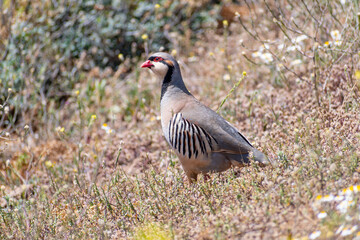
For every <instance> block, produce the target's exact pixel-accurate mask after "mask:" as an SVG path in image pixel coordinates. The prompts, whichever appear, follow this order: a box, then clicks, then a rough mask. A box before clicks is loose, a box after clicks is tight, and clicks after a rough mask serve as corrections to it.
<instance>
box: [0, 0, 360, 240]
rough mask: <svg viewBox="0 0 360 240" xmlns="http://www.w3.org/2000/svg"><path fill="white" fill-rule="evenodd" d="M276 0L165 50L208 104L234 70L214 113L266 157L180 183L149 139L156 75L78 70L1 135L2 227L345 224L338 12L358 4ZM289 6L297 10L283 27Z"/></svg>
mask: <svg viewBox="0 0 360 240" xmlns="http://www.w3.org/2000/svg"><path fill="white" fill-rule="evenodd" d="M276 2H277V1H276ZM289 2H291V3H292V4H293V5H295V6H294V7H295V9H296V10H294V9H292V10H291V9H288V8H283V9H282V10H283V18H278V20H276V21H275V20H274V21H273V18H275V17H274V16H273V15H272V13H271V12H270V11H269V10H268V9H267V8H266V5H265V4H263V3H262V4H260V5H259V6H258V7H257V8H256V9H253V11H254V12H253V15H251V16H250V17H249V18H247V19H242V20H241V22H242V23H238V24H233V25H232V26H231V34H229V32H228V30H227V29H225V32H224V34H223V35H215V34H214V33H213V32H211V31H210V32H208V33H207V34H205V36H204V39H203V41H198V42H196V43H195V46H193V47H192V48H191V49H190V54H189V55H185V54H182V53H178V56H177V59H178V60H179V62H180V63H181V66H182V71H183V77H184V79H185V83H186V84H187V86H188V88H189V90H190V91H191V92H192V93H193V94H194V95H195V96H196V97H197V98H198V99H200V100H201V101H202V102H204V103H205V104H206V105H208V106H210V107H211V108H212V109H214V110H216V109H217V108H218V107H219V105H220V103H221V101H222V100H223V99H224V97H225V96H226V95H227V94H228V92H229V91H230V89H231V88H232V87H233V85H234V84H235V83H237V82H238V80H239V78H241V77H242V76H243V71H246V73H247V74H246V77H245V78H244V79H243V80H242V82H241V83H240V85H239V86H238V87H237V88H236V90H235V91H234V92H233V93H232V95H230V96H229V97H228V98H227V100H226V101H225V104H224V105H223V107H222V108H221V110H220V113H221V114H222V115H223V116H224V117H225V118H226V119H228V120H229V121H230V122H232V123H233V124H234V125H235V126H236V127H237V128H238V129H239V130H240V131H241V132H242V133H244V135H245V136H247V137H248V138H249V139H250V140H251V141H254V142H255V145H256V146H258V147H259V148H260V149H261V150H263V151H264V152H265V153H267V154H268V155H269V156H270V157H271V158H272V159H273V160H274V161H276V162H277V166H276V167H274V168H270V167H268V168H259V167H258V166H256V165H252V166H249V167H247V168H242V169H232V170H230V171H227V172H225V173H223V174H213V175H212V176H211V179H210V180H208V181H203V179H200V181H198V183H196V184H191V185H190V184H188V183H187V182H186V179H185V176H184V173H183V171H182V169H181V166H180V163H179V162H178V160H177V158H176V157H175V155H174V154H173V153H172V152H171V151H169V150H168V149H169V148H168V146H167V144H166V142H165V140H164V138H163V137H162V133H161V127H160V120H159V118H158V116H159V97H160V83H159V82H157V80H156V78H155V77H154V76H152V75H151V74H150V73H149V72H148V71H140V69H135V70H134V72H132V73H130V75H128V76H127V77H126V78H125V79H122V80H119V79H117V78H116V77H114V76H112V75H111V74H110V75H106V74H105V75H104V77H99V76H100V75H101V74H100V75H97V76H94V75H91V74H89V76H86V77H85V80H84V81H83V83H81V84H79V85H78V86H77V87H76V89H74V93H73V97H71V98H70V99H69V100H68V102H67V104H66V105H65V106H64V107H63V108H62V109H59V110H56V111H54V110H52V113H51V114H50V115H51V116H52V117H53V118H54V119H56V121H57V124H55V125H56V126H53V125H51V126H47V127H44V128H43V129H39V130H38V131H37V132H32V131H31V129H30V131H27V130H23V131H22V132H21V133H20V134H19V135H10V136H8V137H4V138H3V137H2V138H0V141H2V144H3V143H4V145H3V148H2V156H3V158H4V161H1V162H0V170H1V174H0V184H1V190H0V194H1V196H2V197H3V198H2V200H1V202H0V204H1V208H0V215H1V217H0V236H1V238H55V239H59V238H106V239H107V238H114V239H116V238H133V239H228V238H230V239H293V238H299V239H300V238H302V239H307V238H310V239H315V238H319V239H331V238H332V239H337V238H340V237H344V238H345V239H346V238H353V237H356V236H358V235H359V233H358V232H359V229H356V227H355V226H357V227H360V225H358V223H359V216H360V212H359V208H358V200H359V196H360V194H359V190H360V187H356V184H360V175H359V172H360V169H359V159H360V143H359V140H360V112H359V101H360V98H359V94H360V91H359V89H360V76H358V75H360V73H359V74H358V70H359V68H360V66H359V55H358V51H359V48H358V47H359V40H358V39H357V38H358V36H357V35H356V34H355V33H357V32H358V30H357V26H358V24H359V22H358V20H357V17H356V16H355V15H354V16H344V15H343V14H344V12H346V11H349V12H357V10H358V6H357V5H356V4H355V3H346V4H345V5H342V4H341V3H340V2H336V3H334V4H332V5H327V4H326V3H325V1H324V3H323V2H322V1H320V4H321V7H323V8H322V9H321V10H323V13H321V11H320V10H319V9H317V7H318V6H317V5H316V3H313V2H311V4H313V5H312V7H313V8H312V9H311V10H309V11H311V13H309V12H307V11H308V9H306V8H305V7H304V5H302V4H301V3H296V2H295V1H294V2H292V1H289ZM329 6H331V7H332V15H331V14H330V13H329V10H326V9H329V8H325V7H329ZM270 7H271V6H270ZM261 9H263V10H261ZM321 14H322V15H321ZM256 15H263V18H260V17H258V18H256ZM290 17H292V18H293V21H294V22H298V24H299V22H302V25H301V26H299V28H298V29H296V31H292V29H293V28H295V27H294V25H293V24H292V23H291V21H290ZM281 19H282V20H281ZM252 21H254V22H253V26H254V28H252V27H251V26H252ZM320 21H322V22H326V24H325V23H324V24H322V23H320ZM317 24H318V25H317ZM242 25H244V26H245V27H247V31H246V30H244V28H243V27H242ZM255 26H256V27H255ZM280 28H281V29H282V30H280ZM336 29H338V30H339V32H340V33H341V38H340V40H339V41H341V43H340V44H339V46H337V45H335V39H332V36H331V35H334V31H335V30H336ZM255 30H256V31H255ZM255 32H256V34H258V36H255V37H251V34H254V33H255ZM302 35H307V38H306V39H304V40H302V41H299V42H297V41H296V40H295V39H297V37H299V36H302ZM288 37H289V38H290V39H292V40H293V41H294V44H291V43H290V41H289V39H287V38H288ZM262 39H266V40H262ZM326 41H332V43H330V44H327V43H326ZM264 44H265V46H263V45H264ZM281 44H285V46H284V47H283V48H278V46H279V45H281ZM331 44H332V45H331ZM329 45H330V46H329ZM262 46H263V47H262ZM291 46H299V47H300V49H299V51H297V50H291V49H289V51H286V50H285V49H286V48H287V47H291ZM259 49H260V50H259ZM144 58H145V56H144ZM296 60H298V61H296ZM255 63H256V64H255ZM77 91H78V92H77ZM104 123H106V124H107V126H104V125H103V124H104ZM62 127H63V129H62ZM110 129H111V131H110ZM5 144H6V145H5ZM5 159H8V161H5ZM354 185H355V187H354ZM351 186H352V187H351ZM348 187H350V188H349V189H347V190H346V191H345V193H342V190H343V189H345V188H348ZM331 194H332V195H331ZM341 194H343V195H341ZM327 195H329V196H327ZM336 196H337V197H338V198H337V200H335V199H334V198H335V197H336ZM339 196H345V197H343V199H341V197H339ZM350 201H351V202H350ZM340 203H342V204H343V205H344V204H348V205H346V206H345V208H344V209H345V210H343V208H340V207H338V206H339V205H340ZM322 211H325V212H326V216H325V217H324V218H322V216H323V215H324V214H323V215H319V213H321V212H322ZM346 231H348V232H346ZM347 233H349V234H348V235H346V234H347ZM317 235H319V236H317ZM342 235H343V236H342Z"/></svg>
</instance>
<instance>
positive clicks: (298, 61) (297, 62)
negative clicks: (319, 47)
mask: <svg viewBox="0 0 360 240" xmlns="http://www.w3.org/2000/svg"><path fill="white" fill-rule="evenodd" d="M301 63H302V61H301V59H295V60H294V61H292V62H291V63H290V65H291V66H294V65H299V64H301Z"/></svg>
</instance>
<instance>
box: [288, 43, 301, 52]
mask: <svg viewBox="0 0 360 240" xmlns="http://www.w3.org/2000/svg"><path fill="white" fill-rule="evenodd" d="M295 50H299V51H300V50H301V47H300V45H297V44H295V45H292V46H289V47H287V48H286V51H287V52H293V51H295Z"/></svg>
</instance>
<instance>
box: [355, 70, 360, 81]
mask: <svg viewBox="0 0 360 240" xmlns="http://www.w3.org/2000/svg"><path fill="white" fill-rule="evenodd" d="M355 78H356V79H357V80H360V70H356V71H355Z"/></svg>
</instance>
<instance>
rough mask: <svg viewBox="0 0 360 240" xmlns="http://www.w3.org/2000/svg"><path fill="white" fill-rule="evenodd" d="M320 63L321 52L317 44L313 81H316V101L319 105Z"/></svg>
mask: <svg viewBox="0 0 360 240" xmlns="http://www.w3.org/2000/svg"><path fill="white" fill-rule="evenodd" d="M318 64H319V52H318V48H317V46H315V48H314V77H313V83H314V90H315V97H316V102H317V104H318V106H319V107H320V97H319V89H318V83H319V78H320V71H319V66H318Z"/></svg>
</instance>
